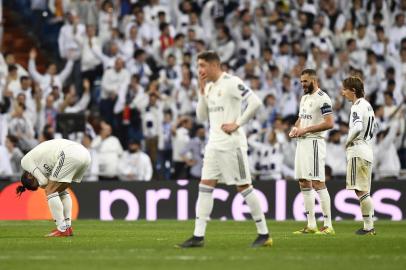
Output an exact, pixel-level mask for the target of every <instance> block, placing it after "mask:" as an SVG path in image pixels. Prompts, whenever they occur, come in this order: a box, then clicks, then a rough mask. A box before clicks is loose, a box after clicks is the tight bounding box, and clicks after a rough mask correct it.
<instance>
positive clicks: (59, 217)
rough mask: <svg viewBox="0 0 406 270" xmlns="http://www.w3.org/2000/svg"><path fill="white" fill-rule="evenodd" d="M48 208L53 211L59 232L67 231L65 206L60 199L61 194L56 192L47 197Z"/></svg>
mask: <svg viewBox="0 0 406 270" xmlns="http://www.w3.org/2000/svg"><path fill="white" fill-rule="evenodd" d="M47 199H48V207H49V210H50V211H51V214H52V217H53V219H54V220H55V224H56V227H57V228H58V230H59V231H61V232H64V231H65V230H66V224H65V217H64V216H63V204H62V201H61V199H60V198H59V193H58V192H55V193H52V194H49V195H48V196H47Z"/></svg>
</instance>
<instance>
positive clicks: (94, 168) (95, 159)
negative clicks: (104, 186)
mask: <svg viewBox="0 0 406 270" xmlns="http://www.w3.org/2000/svg"><path fill="white" fill-rule="evenodd" d="M92 140H93V136H92V135H91V134H90V133H85V134H84V135H83V138H82V145H83V146H84V147H86V148H87V150H89V152H90V157H91V163H90V165H89V167H87V172H86V174H85V175H86V177H85V178H84V179H85V180H86V181H89V182H93V181H97V180H98V179H99V156H98V153H97V151H96V150H95V149H94V148H92V147H91V146H92Z"/></svg>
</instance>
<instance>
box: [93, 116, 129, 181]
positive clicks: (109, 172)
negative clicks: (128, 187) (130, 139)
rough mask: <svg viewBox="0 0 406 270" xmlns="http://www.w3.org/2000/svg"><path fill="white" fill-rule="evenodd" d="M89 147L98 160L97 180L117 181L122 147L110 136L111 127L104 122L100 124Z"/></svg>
mask: <svg viewBox="0 0 406 270" xmlns="http://www.w3.org/2000/svg"><path fill="white" fill-rule="evenodd" d="M91 147H92V148H93V149H95V150H96V153H97V156H98V158H99V173H100V175H99V180H101V181H103V180H107V181H110V180H117V176H118V171H117V169H118V165H119V162H120V157H121V155H122V154H123V147H122V146H121V144H120V141H119V140H118V139H117V138H116V137H115V136H113V135H112V128H111V125H109V124H108V123H106V122H104V121H103V122H101V123H100V132H99V135H98V136H97V137H96V138H95V139H94V140H93V141H92V144H91Z"/></svg>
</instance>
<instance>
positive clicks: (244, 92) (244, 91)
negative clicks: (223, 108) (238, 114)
mask: <svg viewBox="0 0 406 270" xmlns="http://www.w3.org/2000/svg"><path fill="white" fill-rule="evenodd" d="M229 91H230V93H231V96H232V97H234V98H237V99H239V100H247V99H248V97H249V96H250V95H251V94H252V90H251V89H250V88H249V87H248V86H246V85H245V83H244V82H243V81H242V80H241V79H240V78H238V77H235V76H233V77H231V78H230V90H229Z"/></svg>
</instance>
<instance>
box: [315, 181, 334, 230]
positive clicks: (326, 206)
mask: <svg viewBox="0 0 406 270" xmlns="http://www.w3.org/2000/svg"><path fill="white" fill-rule="evenodd" d="M317 193H318V194H319V198H320V204H321V209H322V211H323V217H324V226H327V227H329V228H333V225H332V224H331V202H330V194H329V193H328V190H327V188H323V189H319V190H317Z"/></svg>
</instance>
